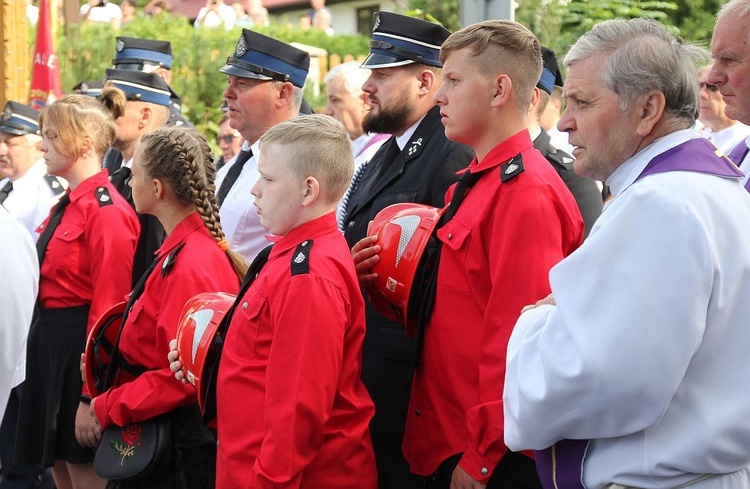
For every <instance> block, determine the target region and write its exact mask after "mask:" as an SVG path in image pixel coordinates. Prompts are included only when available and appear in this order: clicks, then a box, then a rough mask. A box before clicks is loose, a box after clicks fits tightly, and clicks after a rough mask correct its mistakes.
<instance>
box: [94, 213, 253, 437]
mask: <svg viewBox="0 0 750 489" xmlns="http://www.w3.org/2000/svg"><path fill="white" fill-rule="evenodd" d="M180 243H185V245H184V246H183V247H182V248H181V249H180V251H179V252H178V253H177V254H176V255H175V256H174V258H173V260H172V265H171V268H170V267H166V270H165V267H164V266H163V264H164V259H165V258H166V257H167V256H169V255H170V253H172V251H174V250H175V249H176V248H177V246H178V245H179V244H180ZM157 256H158V258H157V260H159V264H158V265H157V266H156V268H155V269H154V271H153V272H152V273H151V275H150V276H149V278H148V280H146V285H145V288H144V291H143V295H141V297H140V298H139V299H138V300H137V301H135V304H134V305H133V308H132V310H131V311H130V313H129V315H128V318H127V321H126V323H125V325H124V328H123V330H122V335H121V337H120V350H121V352H122V355H123V357H124V358H125V360H126V361H127V362H128V363H130V364H131V365H137V366H141V367H146V368H147V369H148V371H147V372H145V373H143V374H141V375H140V376H139V377H138V378H137V379H135V380H133V381H131V382H127V383H125V384H123V385H120V386H118V387H115V388H112V389H109V390H108V391H107V392H105V393H104V394H102V395H100V396H99V397H97V398H96V402H95V404H94V409H95V410H96V417H97V419H98V420H99V423H100V424H101V425H102V428H107V427H108V426H111V425H112V424H116V425H118V426H123V425H125V424H126V423H128V422H130V421H143V420H146V419H149V418H152V417H154V416H156V415H159V414H163V413H166V412H169V411H172V410H173V409H176V408H178V407H180V406H183V405H185V404H190V403H195V402H196V397H195V388H194V387H193V386H192V385H186V384H183V383H182V382H178V381H176V380H175V378H174V373H173V372H172V371H171V370H170V369H169V361H168V360H167V353H169V341H170V340H171V339H172V338H175V337H176V336H177V323H178V321H179V318H180V313H181V312H182V308H183V306H184V305H185V302H186V301H187V300H188V299H190V298H191V297H193V296H194V295H196V294H199V293H201V292H217V291H221V292H228V293H230V294H236V293H237V291H238V290H239V278H238V277H237V274H236V273H235V272H234V269H233V268H232V265H231V263H230V262H229V258H228V257H227V255H226V253H225V252H224V251H222V250H221V248H219V246H218V244H217V243H216V241H215V240H214V238H213V237H211V235H210V234H209V232H208V230H207V229H206V227H205V225H204V224H203V221H202V220H201V217H200V215H199V214H198V213H197V212H195V213H193V214H191V215H189V216H188V217H186V218H185V219H184V220H183V221H182V222H180V224H178V225H177V227H175V228H174V230H173V231H172V233H171V234H170V235H169V236H167V239H166V240H165V241H164V244H163V245H162V246H161V248H159V250H158V251H157ZM123 281H124V282H129V279H128V280H126V279H123Z"/></svg>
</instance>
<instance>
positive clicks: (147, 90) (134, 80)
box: [104, 69, 170, 107]
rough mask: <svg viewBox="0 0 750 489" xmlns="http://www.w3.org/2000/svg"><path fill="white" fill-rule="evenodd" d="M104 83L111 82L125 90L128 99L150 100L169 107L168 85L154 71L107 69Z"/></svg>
mask: <svg viewBox="0 0 750 489" xmlns="http://www.w3.org/2000/svg"><path fill="white" fill-rule="evenodd" d="M104 83H105V84H106V83H112V84H113V85H114V86H116V87H117V88H119V89H120V90H122V91H123V92H125V96H126V97H127V98H128V100H137V101H140V102H150V103H152V104H157V105H163V106H165V107H169V95H170V90H169V85H167V83H166V82H165V81H164V80H162V79H161V78H160V77H159V75H157V74H156V73H144V72H142V71H133V70H112V69H107V70H106V71H105V75H104Z"/></svg>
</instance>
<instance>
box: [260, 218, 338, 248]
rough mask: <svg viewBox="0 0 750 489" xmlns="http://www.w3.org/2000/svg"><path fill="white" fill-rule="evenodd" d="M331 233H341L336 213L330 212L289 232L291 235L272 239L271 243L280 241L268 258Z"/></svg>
mask: <svg viewBox="0 0 750 489" xmlns="http://www.w3.org/2000/svg"><path fill="white" fill-rule="evenodd" d="M331 232H339V233H340V231H339V228H338V223H337V221H336V213H335V212H329V213H328V214H326V215H324V216H321V217H318V218H317V219H313V220H312V221H307V222H305V223H302V224H300V225H299V226H297V227H296V228H294V229H292V230H291V231H289V234H287V235H286V236H282V237H280V238H274V239H270V241H276V240H277V239H278V241H276V246H274V247H273V249H272V250H271V256H269V257H268V258H269V259H271V258H274V257H275V256H277V255H280V254H282V253H284V252H286V251H289V250H291V249H293V248H296V247H297V245H298V244H300V243H301V242H303V241H305V240H307V239H315V238H317V237H318V236H323V235H324V234H328V233H331Z"/></svg>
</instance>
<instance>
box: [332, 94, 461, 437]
mask: <svg viewBox="0 0 750 489" xmlns="http://www.w3.org/2000/svg"><path fill="white" fill-rule="evenodd" d="M387 149H388V143H386V144H384V145H383V146H381V147H380V150H378V152H377V153H375V155H374V156H373V158H372V160H371V161H370V163H369V165H368V167H367V170H366V171H365V174H364V175H363V177H362V181H361V183H360V186H359V188H358V189H357V192H356V193H355V194H354V195H353V196H352V198H351V199H350V201H349V205H348V206H347V212H346V216H345V218H344V231H345V236H346V240H347V242H348V243H349V247H350V248H351V247H352V246H354V244H355V243H357V241H359V240H360V239H362V238H364V237H365V235H366V233H367V224H368V223H369V222H370V221H371V220H372V219H373V218H374V217H375V215H376V214H377V213H378V212H379V211H380V210H382V209H383V208H385V207H387V206H389V205H391V204H396V203H399V202H416V203H420V204H427V205H432V206H435V207H443V205H444V204H445V191H446V190H447V189H448V187H449V186H450V185H451V184H453V183H454V182H455V181H456V180H457V179H458V177H457V175H456V172H457V171H459V170H461V169H463V168H465V167H466V166H468V165H469V163H470V162H471V160H472V158H473V157H474V151H473V150H472V149H471V148H469V147H468V146H464V145H462V144H458V143H454V142H453V141H450V140H448V139H447V138H446V137H445V130H444V128H443V125H442V123H441V122H440V110H439V109H438V108H437V107H434V108H432V109H431V110H430V111H429V112H428V113H427V115H426V116H425V118H424V119H423V120H422V122H421V123H420V124H419V126H418V127H417V130H416V131H415V132H414V135H413V136H412V137H411V139H410V141H409V143H408V144H407V145H406V147H405V148H404V149H403V151H401V153H400V154H399V155H398V157H397V158H396V159H395V160H394V161H393V162H392V163H391V164H390V165H389V166H388V167H387V169H386V170H385V171H384V172H383V173H382V175H380V178H377V180H376V175H377V174H378V168H379V167H380V166H381V165H380V164H379V162H380V161H381V160H382V159H383V158H384V157H385V154H386V152H387ZM365 303H366V316H367V333H366V335H365V341H364V345H363V352H362V380H363V381H364V383H365V385H366V386H367V389H368V391H369V392H370V396H372V399H373V402H374V403H375V417H374V418H373V422H372V424H371V429H372V430H373V431H374V432H381V433H382V432H403V430H404V424H405V422H406V410H407V408H408V404H409V390H410V380H411V379H410V375H409V374H410V366H411V361H412V356H413V353H414V346H415V343H414V341H413V340H410V339H408V338H407V337H406V333H405V330H404V325H403V324H400V323H397V322H394V321H391V320H390V319H388V318H386V317H385V316H383V315H381V314H379V313H378V312H376V311H375V310H374V309H373V308H372V306H371V305H370V303H369V301H368V300H365Z"/></svg>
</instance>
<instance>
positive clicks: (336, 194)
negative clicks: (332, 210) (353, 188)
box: [259, 114, 354, 203]
mask: <svg viewBox="0 0 750 489" xmlns="http://www.w3.org/2000/svg"><path fill="white" fill-rule="evenodd" d="M272 144H275V145H281V146H284V151H285V156H286V158H285V161H286V163H287V165H289V169H290V170H291V171H292V172H293V173H294V174H295V175H297V176H299V177H300V178H307V177H315V178H316V179H317V180H318V182H320V186H321V197H322V199H323V200H324V201H325V202H326V203H335V202H338V201H339V200H341V197H343V196H344V192H346V189H347V187H349V182H350V181H351V179H352V174H353V173H354V154H353V153H352V143H351V140H350V139H349V134H348V133H347V132H346V129H344V126H343V124H341V123H340V122H339V121H337V120H336V119H334V118H333V117H330V116H327V115H322V114H311V115H304V116H300V117H295V118H294V119H290V120H288V121H286V122H282V123H280V124H277V125H275V126H273V127H272V128H271V129H269V130H268V131H266V133H265V134H264V135H263V136H262V137H261V138H260V142H259V146H260V150H261V152H263V149H264V147H267V146H269V145H272Z"/></svg>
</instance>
